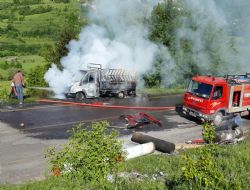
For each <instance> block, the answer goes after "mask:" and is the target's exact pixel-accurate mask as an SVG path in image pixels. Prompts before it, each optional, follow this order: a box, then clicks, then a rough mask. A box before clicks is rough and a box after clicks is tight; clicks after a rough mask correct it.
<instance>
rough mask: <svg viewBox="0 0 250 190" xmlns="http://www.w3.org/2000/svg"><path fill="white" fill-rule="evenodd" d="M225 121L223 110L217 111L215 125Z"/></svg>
mask: <svg viewBox="0 0 250 190" xmlns="http://www.w3.org/2000/svg"><path fill="white" fill-rule="evenodd" d="M222 121H223V114H222V113H221V112H218V113H216V115H215V116H214V120H213V123H214V125H215V126H220V125H221V123H222Z"/></svg>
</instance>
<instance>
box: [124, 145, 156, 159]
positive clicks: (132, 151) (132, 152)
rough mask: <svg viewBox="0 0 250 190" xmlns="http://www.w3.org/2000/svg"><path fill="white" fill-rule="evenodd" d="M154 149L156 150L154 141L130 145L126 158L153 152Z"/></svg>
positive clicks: (126, 150)
mask: <svg viewBox="0 0 250 190" xmlns="http://www.w3.org/2000/svg"><path fill="white" fill-rule="evenodd" d="M154 151H155V145H154V143H152V142H149V143H145V144H141V145H137V146H134V147H130V148H127V149H125V152H126V153H127V155H126V160H130V159H132V158H137V157H140V156H144V155H147V154H151V153H153V152H154Z"/></svg>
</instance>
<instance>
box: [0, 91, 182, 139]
mask: <svg viewBox="0 0 250 190" xmlns="http://www.w3.org/2000/svg"><path fill="white" fill-rule="evenodd" d="M182 99H183V96H182V95H175V96H167V97H152V98H146V97H144V98H141V97H140V98H136V99H134V98H128V99H123V100H119V99H116V100H115V101H114V100H110V99H104V101H105V103H108V104H109V105H130V106H176V105H177V104H180V103H182ZM142 111H143V110H128V109H108V108H92V107H79V106H70V105H60V104H34V105H24V106H23V107H18V106H17V107H10V106H9V107H8V106H7V107H2V108H1V109H0V121H2V122H4V123H7V124H9V125H10V126H11V127H13V128H17V129H19V130H20V131H23V132H25V133H29V135H30V136H32V137H36V138H44V139H65V138H67V132H66V131H67V130H68V129H70V128H72V126H73V125H75V124H77V123H80V122H82V123H89V122H91V121H94V120H108V121H110V123H111V126H118V127H117V129H120V128H122V126H123V125H122V124H123V123H121V121H119V119H118V118H119V116H120V115H123V114H135V113H138V112H142ZM146 113H150V114H152V115H154V116H156V117H157V118H159V119H160V120H161V121H162V122H163V128H169V127H173V126H167V125H165V124H166V123H167V121H166V119H165V118H164V116H163V115H164V114H165V113H166V111H146ZM21 123H23V124H24V125H25V127H20V124H21ZM119 126H120V127H119ZM123 127H124V126H123ZM147 129H148V127H146V128H144V129H140V131H144V130H147ZM150 130H161V128H158V129H157V128H156V127H150ZM120 131H121V134H128V133H131V130H120Z"/></svg>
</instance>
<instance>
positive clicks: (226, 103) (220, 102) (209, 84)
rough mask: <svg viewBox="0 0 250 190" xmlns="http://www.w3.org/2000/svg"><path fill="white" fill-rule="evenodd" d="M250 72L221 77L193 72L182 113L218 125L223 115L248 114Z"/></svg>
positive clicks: (249, 107)
mask: <svg viewBox="0 0 250 190" xmlns="http://www.w3.org/2000/svg"><path fill="white" fill-rule="evenodd" d="M249 111H250V73H246V74H245V75H226V76H224V77H213V76H195V77H193V78H192V80H191V82H190V84H189V87H188V90H187V92H186V93H185V95H184V105H183V113H184V114H186V115H190V116H193V117H197V118H200V119H202V120H205V121H212V122H214V124H215V125H220V124H221V122H222V121H223V116H226V115H229V114H235V113H240V114H241V115H242V116H243V115H249Z"/></svg>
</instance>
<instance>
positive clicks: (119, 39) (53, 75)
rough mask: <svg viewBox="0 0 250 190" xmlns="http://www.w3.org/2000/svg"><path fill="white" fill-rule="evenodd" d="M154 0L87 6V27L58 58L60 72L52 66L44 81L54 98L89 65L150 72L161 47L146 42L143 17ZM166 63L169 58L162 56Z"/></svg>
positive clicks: (98, 0) (100, 0) (108, 0)
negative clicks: (62, 56)
mask: <svg viewBox="0 0 250 190" xmlns="http://www.w3.org/2000/svg"><path fill="white" fill-rule="evenodd" d="M157 2H158V1H157V0H124V1H121V0H95V1H93V4H92V5H91V6H89V14H88V20H89V23H90V24H89V25H88V26H86V27H85V28H83V29H82V31H81V33H80V35H79V40H78V41H76V40H72V41H71V42H70V43H69V45H68V49H69V53H68V55H67V56H66V57H64V58H62V59H61V64H62V66H63V71H60V70H58V68H57V67H56V66H55V65H53V66H52V68H51V69H49V71H48V72H47V73H46V75H45V79H46V81H47V82H48V83H49V86H50V87H52V88H53V90H54V92H55V93H56V95H57V96H60V95H62V94H63V92H65V91H66V90H67V88H68V87H69V86H70V84H71V82H73V81H74V80H79V78H80V77H81V75H80V73H79V71H80V70H84V69H87V66H88V63H98V64H102V67H103V68H113V69H126V70H131V71H132V72H136V73H137V75H138V76H139V75H140V74H142V73H144V72H146V71H147V70H149V69H150V68H151V66H152V63H153V61H154V58H155V56H156V55H158V54H163V53H161V51H166V50H165V49H166V48H164V47H163V46H160V45H157V44H155V43H153V42H151V41H149V40H148V32H149V31H148V27H147V24H146V18H148V17H150V15H151V11H152V9H153V7H154V6H155V5H156V4H157ZM164 56H165V57H164V59H165V60H166V62H168V63H169V61H168V60H169V55H168V54H164Z"/></svg>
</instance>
